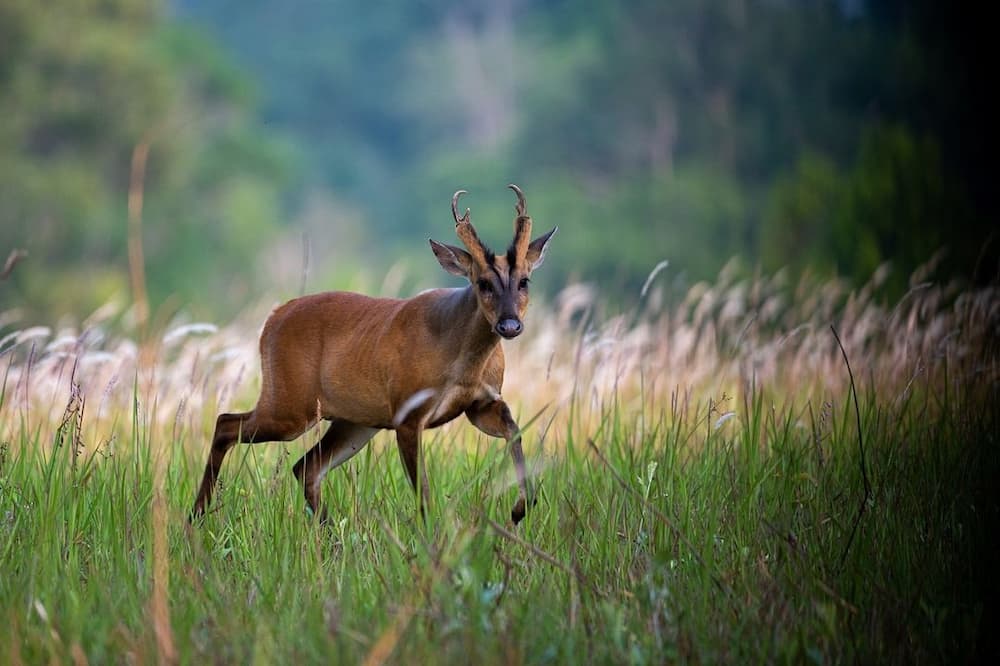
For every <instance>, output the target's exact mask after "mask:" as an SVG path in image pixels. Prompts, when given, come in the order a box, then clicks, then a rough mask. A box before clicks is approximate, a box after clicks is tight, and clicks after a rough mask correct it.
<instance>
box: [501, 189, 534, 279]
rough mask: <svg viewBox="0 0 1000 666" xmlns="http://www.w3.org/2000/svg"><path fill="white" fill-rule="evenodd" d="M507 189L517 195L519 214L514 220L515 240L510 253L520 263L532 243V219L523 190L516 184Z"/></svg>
mask: <svg viewBox="0 0 1000 666" xmlns="http://www.w3.org/2000/svg"><path fill="white" fill-rule="evenodd" d="M507 187H509V188H510V189H511V190H513V191H514V194H516V195H517V205H516V206H515V207H514V210H515V211H516V212H517V217H515V218H514V240H513V241H511V244H510V246H511V249H510V250H508V252H510V251H513V254H512V255H511V256H512V257H514V260H515V261H520V260H522V259H523V258H524V256H525V255H526V254H527V252H528V244H529V243H530V242H531V218H530V217H529V216H528V211H527V208H528V206H527V204H526V203H525V202H524V192H522V191H521V188H520V187H518V186H517V185H515V184H514V183H511V184H510V185H508V186H507Z"/></svg>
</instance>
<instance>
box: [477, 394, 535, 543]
mask: <svg viewBox="0 0 1000 666" xmlns="http://www.w3.org/2000/svg"><path fill="white" fill-rule="evenodd" d="M465 415H466V416H468V417H469V420H470V421H471V422H472V425H474V426H476V427H477V428H479V429H480V430H482V431H483V432H485V433H486V434H487V435H490V436H492V437H503V438H504V439H506V440H507V445H508V446H509V447H510V457H511V458H512V459H513V460H514V471H515V472H516V473H517V487H518V498H517V503H516V504H514V508H513V509H511V512H510V518H511V520H513V521H514V524H515V525H517V524H518V523H519V522H521V520H523V519H524V514H525V513H526V511H527V508H528V507H529V506H534V505H535V501H536V500H535V496H534V493H533V492H532V489H531V482H530V481H529V480H528V475H527V473H526V470H525V465H524V451H523V450H522V449H521V432H520V428H518V426H517V422H516V421H515V420H514V417H512V416H511V415H510V409H509V408H508V407H507V403H505V402H504V401H503V400H491V401H489V402H485V403H477V404H475V405H473V406H472V407H470V408H469V409H467V410H465Z"/></svg>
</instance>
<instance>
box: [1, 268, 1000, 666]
mask: <svg viewBox="0 0 1000 666" xmlns="http://www.w3.org/2000/svg"><path fill="white" fill-rule="evenodd" d="M883 278H884V273H879V274H876V276H875V277H874V278H873V280H872V282H871V283H870V284H869V285H867V286H866V287H865V288H863V289H860V290H853V291H852V290H850V289H848V288H847V287H846V286H844V285H843V284H840V283H838V282H835V281H825V282H818V281H812V280H809V279H808V278H806V279H804V280H803V281H801V282H798V283H789V281H788V280H787V279H786V278H785V277H783V275H782V274H778V275H776V276H760V277H757V278H755V279H738V278H736V277H735V274H734V273H731V272H728V271H724V272H723V274H722V275H721V276H719V278H718V279H717V280H716V281H715V282H714V283H711V284H708V283H702V284H697V285H695V286H694V287H692V288H691V289H690V290H688V291H686V292H685V293H682V294H679V295H678V294H674V293H673V292H671V290H670V289H668V288H667V287H665V286H663V283H664V280H663V276H662V275H660V276H656V275H653V276H651V279H650V280H649V281H648V282H647V285H646V288H644V289H643V293H642V294H641V296H640V298H639V305H637V306H636V307H634V308H632V309H629V310H628V311H626V312H624V313H620V314H615V315H612V314H609V313H607V312H606V311H605V310H604V309H603V308H602V307H601V306H600V304H599V303H600V298H599V295H598V294H597V293H595V291H594V289H593V288H592V287H587V286H585V285H575V286H570V287H567V288H566V289H565V290H563V291H562V292H561V294H560V295H559V296H558V297H557V298H555V299H553V301H552V302H551V303H549V304H544V303H538V304H535V305H533V306H532V309H531V311H529V314H528V317H527V319H526V333H525V335H524V336H522V337H521V338H519V339H518V340H516V341H514V342H513V343H510V344H505V350H506V352H507V355H508V373H507V378H506V381H505V386H504V395H505V397H506V399H507V400H508V402H510V403H511V405H512V409H514V411H515V416H516V418H518V421H519V423H521V425H522V428H523V430H524V446H525V453H526V456H527V458H528V462H529V467H530V469H531V473H532V475H533V478H534V480H535V483H536V485H537V487H538V488H539V501H538V504H537V506H536V507H535V508H534V509H533V511H531V512H529V514H528V516H527V518H526V519H525V520H524V521H523V522H522V523H521V524H520V525H518V526H517V527H516V528H515V527H514V526H513V525H512V524H511V523H510V507H511V506H512V504H513V502H514V499H515V496H516V489H515V487H514V483H513V470H512V465H511V463H510V459H509V456H508V454H507V452H506V450H505V448H504V445H503V442H502V441H499V440H496V439H493V438H489V437H487V436H485V435H482V434H481V433H479V432H478V431H477V430H475V429H474V428H473V427H472V426H471V425H469V424H468V423H467V422H466V421H465V420H464V419H459V420H457V421H455V422H453V423H452V424H449V425H448V426H446V427H444V428H441V429H438V430H435V431H431V432H428V433H426V434H425V437H424V446H425V450H426V452H427V466H428V474H429V477H430V481H431V498H430V500H431V501H430V506H431V508H430V511H429V514H428V517H427V520H426V523H425V522H423V521H421V520H420V519H419V517H418V516H417V514H416V503H415V501H414V497H413V493H412V491H411V489H410V486H409V484H408V482H407V481H406V479H405V477H404V473H403V469H402V465H401V464H400V462H399V459H398V456H397V452H396V450H395V449H396V447H395V442H394V440H393V439H392V436H391V433H390V434H379V435H378V436H377V437H376V438H375V439H374V440H373V442H372V443H371V444H370V445H369V446H368V448H367V449H365V450H364V451H363V452H362V453H360V454H359V455H358V456H357V457H355V458H354V459H353V460H351V461H350V462H349V463H347V464H346V465H344V466H343V467H341V468H340V469H338V470H335V471H334V472H332V473H331V474H330V475H329V476H328V477H327V480H326V481H325V483H324V498H325V501H326V503H327V506H328V508H329V509H330V510H331V513H332V514H333V520H332V521H331V524H330V525H328V526H322V525H320V524H318V523H317V522H316V521H313V520H312V519H311V517H310V516H309V515H308V514H307V513H306V510H305V502H304V500H303V498H302V495H301V491H300V488H299V486H298V483H297V482H296V481H295V479H294V478H293V476H292V474H291V471H290V469H291V465H292V463H294V461H295V460H296V459H297V458H298V456H299V455H301V453H302V452H303V451H304V450H306V449H307V448H308V447H309V446H310V445H311V444H312V443H313V442H314V441H315V440H317V439H318V437H319V436H320V435H321V433H322V430H321V429H319V428H317V429H315V430H313V431H310V432H308V433H306V434H305V435H303V437H302V438H301V439H300V440H298V441H295V442H290V443H287V444H260V445H252V446H248V445H241V446H240V447H239V448H237V449H235V450H234V452H233V453H231V454H230V456H229V457H228V459H227V460H226V464H225V465H224V467H223V472H222V479H221V488H220V490H219V493H218V494H217V496H216V498H215V504H214V505H213V510H212V511H211V512H210V513H209V514H208V515H207V516H205V518H204V519H203V520H201V521H200V522H198V523H196V524H195V525H189V524H188V522H187V514H188V511H189V509H190V507H191V503H192V501H193V499H194V495H195V489H196V484H197V482H198V481H199V480H200V475H201V471H202V468H203V465H204V460H205V456H206V453H207V447H208V439H209V437H210V435H211V428H212V425H213V423H214V418H215V415H216V414H217V413H218V411H222V410H241V409H249V408H250V407H251V406H252V404H253V401H254V399H255V397H256V389H257V386H258V385H259V381H260V376H259V368H258V365H257V356H256V335H257V332H258V331H259V328H260V325H261V323H262V322H263V320H264V318H265V317H266V314H267V311H268V309H269V307H270V306H271V305H272V304H270V303H267V304H262V305H261V306H259V307H253V308H249V309H248V310H247V312H246V313H244V314H243V315H242V316H241V317H239V318H238V320H237V321H235V322H232V323H230V324H227V325H225V326H222V327H219V323H218V322H211V323H200V322H190V321H184V320H180V319H177V320H174V321H170V322H168V323H165V324H164V325H162V326H160V327H158V328H156V330H158V331H159V332H157V333H155V334H147V335H141V334H140V333H139V332H137V331H133V330H131V329H130V328H129V325H128V321H129V313H128V312H127V311H125V312H122V310H121V308H119V307H116V306H114V305H109V306H107V307H105V308H102V309H101V310H99V311H97V312H95V313H94V314H93V315H92V316H91V317H89V318H88V319H87V320H85V321H82V322H78V323H65V324H63V325H61V326H59V327H57V328H55V329H49V328H42V327H23V326H19V325H18V323H17V322H16V321H14V318H15V316H16V313H6V314H5V315H3V317H2V319H3V324H4V328H2V329H0V331H3V332H4V333H3V334H2V335H0V373H2V377H3V378H2V387H0V618H2V620H3V623H2V627H0V660H2V661H4V662H7V663H13V664H18V663H29V664H30V663H41V662H49V663H60V662H63V663H69V662H72V663H77V664H80V663H106V662H112V663H121V662H126V663H154V662H157V663H207V662H211V663H250V662H253V663H290V662H292V661H293V660H295V661H305V662H320V663H365V664H380V663H407V664H415V663H486V664H491V663H511V664H519V663H532V664H534V663H616V664H621V663H630V664H647V663H653V664H660V663H669V662H675V661H679V662H711V663H719V662H721V663H746V662H794V663H802V662H816V663H842V662H851V663H853V662H862V663H887V662H888V663H892V662H896V663H899V662H903V663H926V662H968V661H977V660H982V659H985V658H988V657H991V656H992V657H996V656H997V648H996V645H995V643H993V642H992V641H991V636H990V635H989V634H988V633H987V632H988V626H989V617H990V610H989V609H990V606H991V604H992V603H993V601H992V600H993V599H994V598H995V594H996V592H997V575H996V572H995V569H994V568H993V567H992V565H991V555H992V553H993V552H994V549H993V547H992V542H993V540H992V538H991V537H992V531H993V529H995V526H996V525H997V524H998V520H997V518H998V505H997V500H996V493H995V490H993V488H992V484H993V483H994V480H995V479H996V478H1000V465H998V453H997V451H998V441H997V436H998V414H1000V410H997V409H996V404H997V399H998V397H1000V396H998V392H1000V391H998V389H1000V384H998V379H1000V353H998V352H1000V347H998V344H997V340H998V336H997V332H998V327H1000V298H998V296H1000V295H998V290H997V288H996V287H982V288H977V289H971V288H966V289H959V288H958V287H956V286H954V285H948V284H936V283H931V282H925V281H924V278H923V276H922V275H921V274H917V275H914V276H913V278H912V280H911V286H912V288H911V289H910V291H909V292H908V293H907V294H906V295H905V296H904V297H903V298H902V299H900V300H898V301H895V302H891V303H886V302H883V300H882V299H881V298H880V297H879V296H878V294H879V293H880V292H879V283H880V281H881V280H882V279H883ZM154 328H155V327H154ZM303 440H305V441H303Z"/></svg>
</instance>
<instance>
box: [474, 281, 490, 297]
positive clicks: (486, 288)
mask: <svg viewBox="0 0 1000 666" xmlns="http://www.w3.org/2000/svg"><path fill="white" fill-rule="evenodd" d="M476 286H477V287H479V291H481V292H483V293H484V294H492V293H493V284H492V283H491V282H490V281H489V280H483V279H480V280H479V281H478V282H477V283H476Z"/></svg>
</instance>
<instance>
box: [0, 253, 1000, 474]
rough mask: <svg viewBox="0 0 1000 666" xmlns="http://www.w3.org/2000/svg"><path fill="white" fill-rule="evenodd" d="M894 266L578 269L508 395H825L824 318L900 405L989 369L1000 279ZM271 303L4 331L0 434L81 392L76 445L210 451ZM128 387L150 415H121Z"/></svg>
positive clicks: (128, 401)
mask: <svg viewBox="0 0 1000 666" xmlns="http://www.w3.org/2000/svg"><path fill="white" fill-rule="evenodd" d="M883 277H884V274H883V273H882V272H880V273H879V274H877V275H876V276H875V278H874V279H873V280H872V282H871V283H870V284H868V285H867V286H865V287H864V288H863V289H860V290H850V289H848V287H847V286H846V285H844V284H842V283H840V282H837V281H826V282H817V281H814V280H811V279H809V278H805V279H803V280H802V281H801V282H800V283H798V284H796V285H790V284H788V281H787V279H786V278H785V276H784V275H781V274H779V275H777V276H774V277H760V278H757V279H754V280H742V279H736V278H734V277H733V275H732V271H723V273H722V275H720V278H719V280H718V281H717V282H716V283H715V284H705V283H699V284H696V285H694V286H693V287H691V288H690V289H689V290H688V291H687V293H686V294H684V295H683V296H682V297H680V298H676V297H674V298H672V299H671V298H670V294H669V293H668V292H667V290H666V289H664V288H663V287H660V286H657V285H656V284H655V282H654V283H653V285H652V288H651V289H649V291H648V293H646V294H644V295H645V298H644V300H643V303H642V306H641V307H639V308H637V309H633V310H630V311H629V312H627V313H625V314H621V315H618V316H614V317H604V316H602V308H601V304H600V300H599V297H598V295H597V293H596V290H595V289H594V288H593V287H591V286H588V285H582V284H578V285H571V286H569V287H567V288H565V289H564V290H562V292H561V293H559V295H558V296H557V298H556V299H555V300H554V302H553V303H552V304H545V303H542V304H536V305H535V306H533V308H532V310H531V311H530V312H529V315H528V319H527V330H526V333H525V335H523V336H522V337H521V338H520V339H518V340H517V341H516V342H514V343H507V344H505V352H506V354H507V358H508V368H507V375H506V379H505V390H504V394H505V397H506V398H507V400H508V401H509V402H511V404H512V405H513V406H514V407H515V411H516V412H519V413H520V414H521V418H522V420H523V419H526V418H528V417H530V416H532V415H534V414H536V413H537V411H538V410H539V409H540V408H541V407H542V406H547V409H546V411H545V413H544V414H543V416H542V419H541V422H542V423H543V424H545V425H546V427H547V429H548V428H550V427H552V426H555V427H554V428H553V431H554V432H567V431H572V430H578V431H579V432H580V433H581V434H585V433H588V432H593V430H594V428H595V427H596V426H597V424H598V423H599V422H600V421H601V419H602V418H603V415H604V414H605V413H606V411H607V408H608V407H609V406H611V405H615V406H617V407H620V408H622V409H624V410H625V411H626V412H634V413H639V412H647V413H660V412H662V411H663V410H664V409H668V411H669V410H678V409H681V410H690V409H694V408H695V406H697V405H700V404H702V403H705V404H708V403H709V401H711V406H712V409H713V410H714V411H716V412H718V414H717V416H719V417H722V416H724V415H727V414H729V413H730V412H732V413H738V412H739V411H740V410H741V409H742V408H745V407H746V401H745V398H746V396H747V395H748V391H749V390H751V389H752V388H753V387H765V388H768V389H773V390H774V391H775V396H774V397H775V399H780V400H782V401H783V402H784V403H786V404H785V405H784V406H785V407H788V408H793V409H802V408H804V407H805V406H806V405H809V404H810V403H811V404H812V406H813V407H814V408H815V409H817V410H818V409H821V406H822V405H823V404H824V403H826V402H830V401H835V402H836V401H840V400H842V399H843V398H844V396H845V392H846V389H847V383H846V371H845V368H844V365H843V359H842V357H841V354H840V351H839V349H838V347H837V344H836V341H835V339H834V336H833V335H832V333H831V330H830V327H834V328H835V329H836V330H837V331H838V332H839V334H840V337H841V339H842V340H843V343H844V347H845V349H846V351H847V353H848V355H849V358H850V360H851V363H852V365H853V367H854V370H855V374H856V375H857V377H858V381H859V383H861V384H862V385H864V386H867V387H869V388H871V389H872V390H873V391H876V392H878V393H879V394H880V395H881V396H883V397H884V398H887V399H889V400H888V401H889V402H890V403H893V404H898V403H902V402H904V401H905V400H906V398H907V396H908V391H909V390H910V389H911V387H912V386H913V385H914V384H915V383H918V384H920V385H923V386H927V387H931V388H933V389H934V390H936V391H939V392H941V393H942V394H944V392H945V389H946V388H947V387H946V386H945V385H944V382H945V373H944V369H945V368H946V367H947V368H948V374H947V377H948V381H949V382H950V383H951V384H952V389H953V390H958V389H959V388H961V389H962V390H965V388H964V387H970V386H976V385H984V386H985V385H990V384H991V383H995V382H996V380H997V376H998V368H997V365H996V361H995V354H991V353H987V352H989V349H988V347H989V346H990V345H995V344H996V343H995V336H996V331H997V326H998V323H997V322H998V321H1000V298H998V296H1000V293H998V291H1000V290H998V289H997V288H996V287H994V286H990V287H983V288H980V289H978V290H972V291H961V290H960V289H959V287H958V286H957V285H938V284H933V283H929V282H924V281H922V274H921V273H918V274H916V275H914V276H913V279H912V280H911V283H912V288H911V290H910V291H909V292H908V293H907V294H906V296H905V297H904V298H902V299H901V300H900V301H899V302H897V303H894V304H892V305H885V304H883V303H880V302H879V301H878V300H877V298H876V294H877V292H878V287H879V285H880V282H881V279H882V278H883ZM647 286H649V285H647ZM269 308H270V306H258V307H254V308H251V309H249V310H248V311H247V312H246V313H245V314H244V315H243V316H242V317H240V318H239V319H238V320H237V321H235V322H231V323H229V324H228V325H225V326H223V327H221V328H219V327H217V325H216V324H215V323H191V322H175V323H173V324H172V325H170V326H168V327H167V328H166V330H165V331H164V332H162V334H160V335H159V336H156V337H154V338H153V339H151V340H150V341H148V342H146V343H145V345H143V346H141V347H140V344H139V343H138V342H137V341H136V339H135V338H133V337H130V336H129V335H127V326H126V327H124V328H125V330H126V334H122V333H121V332H120V331H121V330H122V328H123V327H122V323H123V322H124V321H127V320H128V319H129V317H128V313H125V316H121V313H120V311H119V308H118V307H116V306H115V305H113V304H109V305H107V306H105V307H103V308H101V309H100V310H99V311H97V312H95V313H94V314H93V315H92V316H91V317H89V318H88V319H87V320H85V321H84V322H82V323H81V324H80V325H77V326H62V327H60V328H58V329H56V330H52V329H49V328H46V327H29V328H24V329H20V330H13V331H11V332H8V333H6V334H5V335H4V336H3V337H2V338H0V363H2V369H3V372H4V377H3V386H2V392H3V393H2V394H3V396H4V399H3V400H2V401H0V404H2V407H0V409H2V412H0V440H3V441H17V440H19V439H20V438H19V437H18V436H17V435H18V434H19V433H20V432H30V433H32V434H33V436H32V438H31V439H32V440H35V439H38V440H39V441H54V439H55V438H56V436H57V434H58V430H59V429H60V428H65V425H64V421H65V419H66V418H67V413H68V411H67V410H69V411H73V409H74V403H77V404H76V407H75V409H76V410H78V411H79V412H80V413H79V414H75V416H74V418H80V419H82V423H81V425H82V429H81V430H79V434H78V440H79V444H81V445H82V446H83V449H81V453H83V450H84V449H85V450H87V451H89V452H91V453H93V452H94V451H96V450H98V449H102V450H106V451H107V450H113V448H114V445H115V442H116V441H120V440H122V439H123V438H124V439H127V438H128V437H130V436H131V432H132V430H131V429H132V428H133V426H134V425H139V426H142V427H146V426H153V427H155V431H156V433H157V435H156V437H154V440H155V441H158V442H177V441H182V440H183V441H185V442H188V443H196V444H198V451H199V455H200V452H201V451H200V446H201V445H200V442H204V441H205V440H206V438H207V437H208V435H209V434H210V432H209V428H210V426H211V424H212V423H214V416H215V414H216V413H217V411H219V410H237V409H248V408H249V407H250V406H252V404H253V401H254V399H255V396H256V390H257V387H258V386H259V381H260V377H259V360H258V356H257V335H258V333H259V330H260V327H261V325H262V323H263V321H264V319H265V318H266V316H267V312H268V310H269ZM9 319H11V317H9V316H8V317H6V318H5V316H4V315H0V321H9ZM74 386H75V388H74ZM68 396H70V397H72V399H71V400H70V401H69V402H70V404H69V405H68V404H67V397H68ZM135 401H138V407H139V409H138V410H137V414H138V416H139V418H140V419H141V421H142V423H140V424H133V423H130V422H123V420H122V415H123V414H131V413H132V412H133V407H134V406H135V405H134V404H133V403H134V402H135ZM74 413H75V412H74ZM84 414H85V417H84ZM571 420H572V423H569V421H571ZM723 422H724V421H723Z"/></svg>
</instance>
